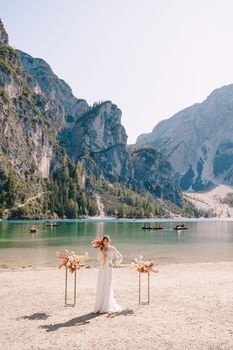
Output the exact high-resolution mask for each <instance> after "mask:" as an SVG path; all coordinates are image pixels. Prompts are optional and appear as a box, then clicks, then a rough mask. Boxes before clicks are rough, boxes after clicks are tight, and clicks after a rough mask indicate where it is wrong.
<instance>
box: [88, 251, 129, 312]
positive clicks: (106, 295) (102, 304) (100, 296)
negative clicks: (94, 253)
mask: <svg viewBox="0 0 233 350" xmlns="http://www.w3.org/2000/svg"><path fill="white" fill-rule="evenodd" d="M114 256H115V258H116V262H115V264H116V265H120V263H121V262H122V260H123V257H122V255H121V254H120V253H119V252H118V250H117V249H116V248H115V247H113V246H109V249H108V253H107V257H106V261H105V263H103V253H102V252H101V251H99V255H98V260H99V262H100V266H99V273H98V279H97V288H96V301H95V307H94V311H93V312H94V313H98V312H99V313H105V312H121V311H122V306H120V305H118V304H117V303H116V300H115V298H114V293H113V289H112V266H111V264H112V263H113V258H114Z"/></svg>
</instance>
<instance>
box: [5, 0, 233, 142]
mask: <svg viewBox="0 0 233 350" xmlns="http://www.w3.org/2000/svg"><path fill="white" fill-rule="evenodd" d="M0 18H1V19H2V21H3V23H4V25H5V28H6V30H7V32H8V34H9V40H10V45H11V46H13V47H15V48H17V49H20V50H22V51H25V52H27V53H28V54H30V55H32V56H33V57H40V58H43V59H44V60H45V61H47V62H48V63H49V64H50V66H51V68H52V69H53V71H54V72H55V73H56V74H57V75H58V76H59V77H60V78H62V79H64V80H65V81H66V82H67V83H68V84H69V85H70V87H71V88H72V90H73V93H74V95H75V96H76V97H78V98H84V99H86V100H87V102H88V103H89V104H92V103H94V102H95V101H101V100H111V101H112V102H113V103H115V104H117V105H118V107H119V108H120V109H121V111H122V124H123V125H124V127H125V128H126V133H127V135H128V143H134V142H135V141H136V138H137V137H138V136H139V135H140V134H142V133H146V132H150V131H152V129H153V127H154V126H155V125H156V124H157V123H158V122H159V121H160V120H163V119H167V118H169V117H171V116H172V115H174V114H175V113H177V112H178V111H180V110H181V109H183V108H186V107H188V106H190V105H192V104H194V103H196V102H201V101H203V100H204V99H205V98H206V97H207V96H208V95H209V94H210V93H211V91H213V90H214V89H216V88H219V87H221V86H223V85H227V84H231V83H233V21H232V18H233V1H232V0H66V1H65V0H40V1H36V0H0Z"/></svg>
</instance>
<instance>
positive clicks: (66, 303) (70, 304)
mask: <svg viewBox="0 0 233 350" xmlns="http://www.w3.org/2000/svg"><path fill="white" fill-rule="evenodd" d="M73 274H74V292H73V303H68V302H67V279H68V268H67V267H66V277H65V306H75V304H76V271H75V272H74V273H73Z"/></svg>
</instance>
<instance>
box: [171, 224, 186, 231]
mask: <svg viewBox="0 0 233 350" xmlns="http://www.w3.org/2000/svg"><path fill="white" fill-rule="evenodd" d="M188 228H189V227H188V226H187V225H184V224H182V225H176V227H174V230H177V231H178V230H187V229H188Z"/></svg>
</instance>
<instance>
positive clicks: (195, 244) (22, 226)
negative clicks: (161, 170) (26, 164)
mask: <svg viewBox="0 0 233 350" xmlns="http://www.w3.org/2000/svg"><path fill="white" fill-rule="evenodd" d="M143 223H144V221H140V220H138V221H130V220H122V221H120V220H115V221H114V220H108V221H104V222H100V221H93V220H90V221H78V220H77V221H75V220H73V221H62V222H61V223H60V226H58V227H48V226H46V225H45V222H42V221H37V222H36V225H37V226H38V227H39V232H38V233H35V234H31V233H30V227H31V226H32V224H33V223H32V222H25V221H14V222H13V221H12V222H8V221H7V222H6V221H1V222H0V267H4V266H12V267H13V266H28V265H39V266H56V264H57V259H56V252H57V251H59V250H63V249H69V250H74V251H75V252H76V253H78V254H82V253H83V252H85V251H88V253H89V255H90V265H95V264H96V263H97V261H96V255H97V252H96V251H95V249H94V248H92V246H91V245H90V242H91V241H92V240H93V239H94V238H95V236H96V235H103V234H109V235H110V236H111V237H112V244H113V245H115V246H116V247H117V248H118V249H119V250H120V252H121V253H122V254H123V256H124V262H125V263H128V262H131V261H132V260H133V259H134V258H135V257H136V256H138V255H139V254H142V255H143V256H144V257H146V258H156V259H157V260H159V262H160V263H180V262H181V263H183V262H219V261H233V221H213V220H209V221H205V220H197V221H189V222H186V223H187V224H188V226H189V229H188V230H184V231H175V230H174V229H173V228H174V226H175V225H177V224H179V223H180V222H178V221H175V222H174V221H173V222H172V221H168V220H166V221H163V220H161V221H160V223H161V224H162V225H163V226H164V230H161V231H149V230H142V229H141V226H142V225H143ZM147 224H148V221H147ZM151 225H155V223H151Z"/></svg>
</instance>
